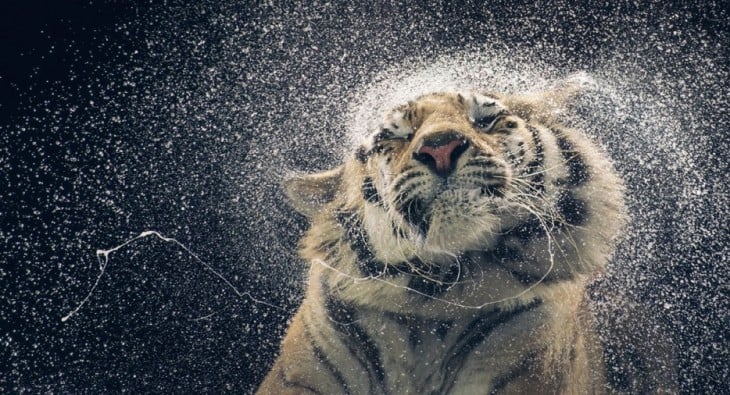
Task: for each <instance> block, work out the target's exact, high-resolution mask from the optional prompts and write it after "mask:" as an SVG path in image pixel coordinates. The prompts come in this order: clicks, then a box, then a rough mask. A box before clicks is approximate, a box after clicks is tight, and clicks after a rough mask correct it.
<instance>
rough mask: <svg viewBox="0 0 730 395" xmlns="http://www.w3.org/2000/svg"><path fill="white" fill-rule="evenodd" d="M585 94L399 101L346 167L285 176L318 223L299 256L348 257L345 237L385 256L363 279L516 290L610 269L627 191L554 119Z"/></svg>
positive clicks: (359, 253)
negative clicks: (403, 276) (482, 281)
mask: <svg viewBox="0 0 730 395" xmlns="http://www.w3.org/2000/svg"><path fill="white" fill-rule="evenodd" d="M578 90H579V89H578V86H576V85H575V84H563V85H562V86H559V87H557V88H555V89H553V90H551V91H548V92H543V93H538V94H532V95H502V94H479V93H433V94H428V95H424V96H421V97H418V98H416V99H414V100H412V101H410V102H408V103H406V104H403V105H401V106H398V107H396V108H394V109H393V110H392V111H390V112H389V113H388V114H386V115H385V117H384V118H383V121H382V124H381V126H380V127H379V128H377V130H375V131H373V132H372V134H371V135H370V136H368V137H367V139H366V140H365V141H364V142H363V143H362V144H361V145H360V146H359V147H357V148H356V149H354V150H353V151H352V152H351V153H350V154H349V155H348V156H347V157H346V160H345V162H344V163H343V164H342V165H341V166H339V167H337V168H335V169H333V170H330V171H326V172H323V173H318V174H312V175H305V176H296V177H293V178H291V179H289V180H288V181H286V182H285V190H286V192H287V195H288V197H289V198H290V200H291V202H292V204H293V205H294V207H295V208H296V209H297V210H298V211H300V212H301V213H303V214H305V215H306V216H308V217H309V218H310V220H311V221H312V228H311V229H310V232H309V235H308V236H307V237H306V238H305V241H304V249H303V255H304V256H305V258H308V259H321V260H332V259H337V260H342V259H343V258H342V257H343V256H344V255H347V254H344V255H343V253H342V251H341V249H342V248H345V249H346V247H336V246H337V245H338V244H337V243H338V241H342V242H344V243H345V244H348V243H349V247H350V249H351V250H352V251H353V254H351V258H348V259H351V260H353V261H363V260H368V259H370V260H371V261H373V262H375V263H373V262H370V263H363V262H358V263H356V264H355V266H357V265H360V266H363V265H371V266H372V265H374V268H373V267H371V268H370V269H371V270H369V271H368V270H364V274H366V275H371V276H372V275H380V274H383V275H385V274H388V273H390V274H394V273H396V272H401V273H404V272H407V273H409V274H410V275H416V274H414V273H420V274H423V276H422V277H426V278H428V281H436V282H438V283H442V284H443V283H444V282H447V283H449V282H452V283H450V284H456V283H458V281H459V280H464V279H466V278H467V277H468V276H469V275H471V276H474V275H476V273H479V275H480V276H482V277H483V276H485V273H486V275H487V276H493V277H494V278H497V277H498V278H500V284H507V283H510V281H512V282H514V283H515V284H514V286H512V285H505V287H506V288H505V289H507V288H509V289H511V290H515V291H518V290H519V289H520V287H521V286H525V287H526V286H530V285H531V284H535V283H536V282H538V281H546V280H557V279H567V278H572V277H574V276H578V275H582V274H587V273H591V272H593V271H595V270H596V269H597V268H601V267H603V265H604V264H605V261H606V259H607V256H608V254H609V253H610V249H611V245H612V244H613V242H614V239H615V238H616V236H617V235H618V233H619V232H620V229H621V228H622V225H623V223H624V220H625V214H624V206H623V193H622V192H623V188H622V183H621V181H620V179H619V178H618V177H617V176H616V175H615V174H614V172H613V170H612V166H611V164H610V162H609V161H608V160H607V158H606V157H605V156H604V155H603V154H602V153H601V152H600V151H599V150H597V149H596V148H595V147H594V146H593V144H592V143H591V142H590V141H589V140H588V139H587V138H586V137H585V136H583V135H582V134H580V133H579V132H577V131H575V130H571V129H567V128H563V127H561V126H559V125H558V124H557V123H556V119H557V116H556V114H558V113H559V112H560V111H561V109H562V108H563V107H565V106H566V104H567V102H568V101H569V100H570V99H571V98H573V97H575V96H576V94H577V92H578ZM353 239H354V240H353ZM333 249H335V250H336V251H335V252H333ZM337 264H338V265H340V266H338V267H340V268H343V266H342V264H340V263H337ZM388 268H390V269H393V270H391V271H390V272H389V271H388ZM404 268H405V269H404ZM454 268H456V269H454ZM353 270H354V269H353ZM353 270H348V273H354V271H353ZM360 271H361V272H363V270H362V268H361V270H360ZM391 272H392V273H391ZM424 273H426V274H424ZM445 273H458V274H456V275H452V276H450V277H449V276H447V275H446V274H445ZM470 273H471V274H470ZM429 275H430V277H429ZM495 276H496V277H495ZM472 280H473V279H472ZM546 282H547V281H546ZM409 284H410V283H409ZM493 286H498V285H496V283H495V285H493ZM447 288H448V287H447ZM442 289H443V287H442ZM508 292H512V291H508ZM497 294H500V293H499V292H498V293H497ZM495 295H496V294H495ZM494 297H495V298H496V297H498V296H494Z"/></svg>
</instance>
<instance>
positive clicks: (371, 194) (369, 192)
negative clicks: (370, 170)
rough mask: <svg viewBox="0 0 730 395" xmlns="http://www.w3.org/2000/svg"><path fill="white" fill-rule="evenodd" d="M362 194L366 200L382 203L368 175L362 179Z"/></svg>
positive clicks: (380, 204)
mask: <svg viewBox="0 0 730 395" xmlns="http://www.w3.org/2000/svg"><path fill="white" fill-rule="evenodd" d="M362 196H363V198H364V199H365V201H366V202H369V203H373V204H377V205H378V206H382V205H383V200H382V199H381V198H380V194H379V193H378V190H377V189H376V188H375V184H374V183H373V179H372V178H370V177H365V178H364V179H363V181H362Z"/></svg>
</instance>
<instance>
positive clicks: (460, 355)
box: [438, 299, 542, 394]
mask: <svg viewBox="0 0 730 395" xmlns="http://www.w3.org/2000/svg"><path fill="white" fill-rule="evenodd" d="M541 303H542V301H540V300H539V299H536V300H534V301H533V302H532V303H530V304H527V305H524V306H521V307H518V308H516V309H514V310H511V311H506V312H505V311H502V310H499V309H497V310H494V311H491V312H489V313H487V314H485V315H482V316H480V317H478V318H476V319H475V320H473V321H472V322H471V323H469V325H467V327H466V329H464V330H463V331H462V332H461V334H460V335H459V337H457V339H459V341H458V342H457V343H456V344H455V345H454V347H452V348H451V349H449V351H447V355H449V357H448V358H445V359H444V360H443V361H442V362H441V367H440V369H441V371H442V372H443V373H444V378H445V379H444V381H443V384H442V386H441V388H440V389H439V391H438V393H441V394H444V393H448V392H449V391H450V390H451V386H453V385H454V382H455V381H456V380H455V379H456V376H457V374H458V373H459V372H460V371H461V369H462V368H463V366H464V363H466V359H467V358H468V357H469V355H470V354H471V353H472V351H474V349H475V348H477V347H478V346H479V345H480V344H482V343H483V342H484V341H485V340H486V339H487V338H488V337H489V335H491V333H492V331H494V329H496V328H497V327H499V326H500V325H504V324H506V323H507V322H509V321H510V320H512V319H514V318H515V317H517V316H519V315H521V314H523V313H525V312H528V311H530V310H532V309H534V308H536V307H537V306H539V305H540V304H541Z"/></svg>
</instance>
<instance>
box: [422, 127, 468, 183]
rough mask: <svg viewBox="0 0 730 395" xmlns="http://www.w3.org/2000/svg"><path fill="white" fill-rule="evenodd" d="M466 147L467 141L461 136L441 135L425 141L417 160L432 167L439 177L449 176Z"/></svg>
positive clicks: (452, 134) (453, 134)
mask: <svg viewBox="0 0 730 395" xmlns="http://www.w3.org/2000/svg"><path fill="white" fill-rule="evenodd" d="M466 146H467V142H466V140H465V139H464V138H463V137H462V136H461V135H459V134H456V133H447V134H441V135H437V136H433V137H429V138H427V139H425V140H424V141H423V145H422V146H421V148H419V149H418V152H417V155H415V158H416V159H418V160H420V161H421V162H423V163H425V164H426V165H428V166H429V167H431V168H432V170H434V171H435V172H436V173H437V174H438V175H440V176H447V175H448V174H449V173H451V171H452V170H453V167H454V165H455V163H456V161H457V160H458V159H459V156H460V155H461V154H462V153H463V152H464V150H465V149H466Z"/></svg>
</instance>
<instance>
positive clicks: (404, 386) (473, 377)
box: [337, 303, 545, 394]
mask: <svg viewBox="0 0 730 395" xmlns="http://www.w3.org/2000/svg"><path fill="white" fill-rule="evenodd" d="M544 313H545V312H544V309H543V306H541V305H540V304H539V303H533V304H532V305H528V306H524V307H521V308H517V309H515V310H512V311H501V310H494V311H490V312H481V311H479V312H474V313H473V314H468V315H467V316H463V317H460V318H458V319H446V320H440V319H432V318H429V319H425V318H420V317H418V316H408V315H400V314H392V313H383V312H375V311H374V312H358V314H357V319H356V320H355V321H352V322H349V323H348V325H346V326H345V325H343V326H342V327H340V328H337V330H338V331H339V334H340V335H341V336H342V338H343V339H345V340H344V347H343V348H342V350H340V352H339V353H338V354H339V358H343V359H354V360H358V362H359V363H356V364H354V365H350V364H349V363H342V364H340V366H348V365H349V366H359V367H360V368H362V369H359V372H351V373H355V375H359V376H360V377H361V379H364V380H366V381H367V382H369V383H378V384H377V385H375V387H379V390H378V389H376V388H371V390H374V392H375V393H378V392H382V393H414V394H443V393H453V394H459V393H465V394H466V393H484V392H485V390H487V391H486V392H499V391H500V390H501V389H503V388H505V387H506V386H507V385H511V384H513V383H514V382H515V381H520V380H525V379H530V378H534V374H533V372H532V370H533V369H532V367H533V365H535V364H536V363H537V360H538V359H539V354H540V352H541V345H540V344H539V343H540V340H539V339H541V338H542V337H541V336H540V335H539V333H538V332H539V331H540V330H541V328H540V324H538V323H540V322H544V320H543V319H542V318H543V317H542V315H543V314H544ZM343 362H344V361H343ZM363 362H364V365H363ZM348 373H350V372H348ZM347 375H349V374H345V376H347Z"/></svg>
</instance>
